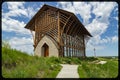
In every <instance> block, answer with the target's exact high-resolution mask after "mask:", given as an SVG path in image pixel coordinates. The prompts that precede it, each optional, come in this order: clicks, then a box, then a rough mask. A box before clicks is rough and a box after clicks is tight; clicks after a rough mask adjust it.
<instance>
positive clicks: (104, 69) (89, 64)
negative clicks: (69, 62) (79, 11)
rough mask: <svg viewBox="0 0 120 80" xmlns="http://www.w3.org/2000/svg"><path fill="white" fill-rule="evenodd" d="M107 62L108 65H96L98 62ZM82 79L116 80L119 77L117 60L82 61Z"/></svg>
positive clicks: (80, 67) (80, 71)
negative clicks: (107, 79)
mask: <svg viewBox="0 0 120 80" xmlns="http://www.w3.org/2000/svg"><path fill="white" fill-rule="evenodd" d="M101 60H104V61H107V63H106V64H96V63H97V62H98V61H101ZM78 73H79V76H80V78H116V77H117V76H118V60H117V58H115V59H112V58H105V57H104V58H102V57H100V58H97V59H96V60H85V61H82V63H81V66H79V67H78Z"/></svg>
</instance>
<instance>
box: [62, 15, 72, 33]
mask: <svg viewBox="0 0 120 80" xmlns="http://www.w3.org/2000/svg"><path fill="white" fill-rule="evenodd" d="M70 18H71V15H70V16H69V17H68V19H67V21H66V23H65V24H64V26H63V29H62V33H63V32H64V29H65V26H66V24H67V23H68V21H69V20H70Z"/></svg>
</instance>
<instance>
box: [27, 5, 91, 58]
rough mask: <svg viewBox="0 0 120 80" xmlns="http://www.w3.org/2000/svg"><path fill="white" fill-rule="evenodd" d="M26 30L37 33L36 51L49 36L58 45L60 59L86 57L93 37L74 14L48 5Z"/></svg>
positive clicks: (43, 7) (35, 36) (39, 12)
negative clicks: (89, 40)
mask: <svg viewBox="0 0 120 80" xmlns="http://www.w3.org/2000/svg"><path fill="white" fill-rule="evenodd" d="M25 28H27V29H30V31H31V32H35V35H33V40H34V50H35V49H36V47H37V46H38V43H39V42H40V41H41V40H42V38H43V37H44V36H45V35H47V36H49V37H50V38H52V40H54V42H55V43H56V44H57V45H58V47H57V49H58V56H60V57H81V56H82V57H85V56H86V54H85V48H86V47H85V46H86V45H85V44H86V42H87V41H88V39H89V38H90V37H92V35H91V34H90V33H89V32H88V31H87V30H86V28H85V27H84V26H83V24H82V23H81V22H80V21H79V19H78V18H77V17H76V16H75V15H74V14H73V13H71V12H68V11H65V10H62V9H59V8H56V7H53V6H49V5H46V4H44V5H43V6H42V8H41V9H40V10H39V11H38V12H37V13H36V14H35V15H34V16H33V18H32V19H31V20H30V21H29V22H28V24H27V25H26V26H25ZM48 46H49V45H48ZM35 54H36V53H35ZM37 54H38V53H37ZM56 54H57V53H56Z"/></svg>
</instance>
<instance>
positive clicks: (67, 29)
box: [66, 20, 74, 34]
mask: <svg viewBox="0 0 120 80" xmlns="http://www.w3.org/2000/svg"><path fill="white" fill-rule="evenodd" d="M73 22H74V20H72V22H71V23H70V24H69V25H70V26H71V25H72V23H73ZM70 26H67V27H68V29H67V31H66V34H67V33H68V31H69V29H70Z"/></svg>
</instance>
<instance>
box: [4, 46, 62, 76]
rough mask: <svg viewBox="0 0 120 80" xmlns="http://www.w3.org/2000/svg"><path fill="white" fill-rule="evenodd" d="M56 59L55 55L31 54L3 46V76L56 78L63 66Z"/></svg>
mask: <svg viewBox="0 0 120 80" xmlns="http://www.w3.org/2000/svg"><path fill="white" fill-rule="evenodd" d="M54 59H55V58H54V57H51V58H44V57H40V58H39V57H37V56H30V55H27V54H26V53H23V52H20V51H17V50H15V49H10V48H6V47H2V76H3V77H5V78H26V77H27V78H37V77H38V78H55V77H56V76H57V74H58V72H59V70H60V69H61V66H60V65H59V64H58V63H57V61H55V60H54ZM53 60H54V61H53Z"/></svg>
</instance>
